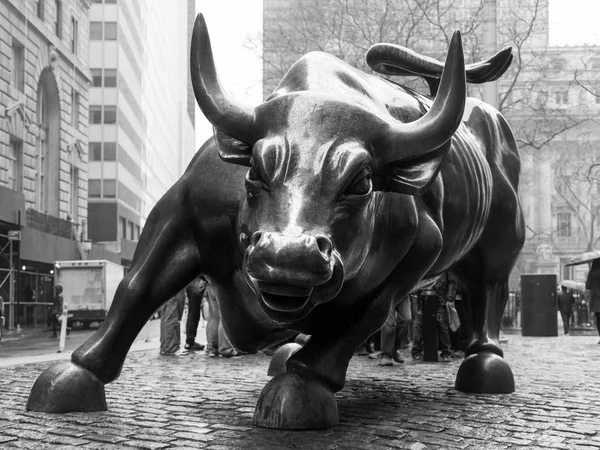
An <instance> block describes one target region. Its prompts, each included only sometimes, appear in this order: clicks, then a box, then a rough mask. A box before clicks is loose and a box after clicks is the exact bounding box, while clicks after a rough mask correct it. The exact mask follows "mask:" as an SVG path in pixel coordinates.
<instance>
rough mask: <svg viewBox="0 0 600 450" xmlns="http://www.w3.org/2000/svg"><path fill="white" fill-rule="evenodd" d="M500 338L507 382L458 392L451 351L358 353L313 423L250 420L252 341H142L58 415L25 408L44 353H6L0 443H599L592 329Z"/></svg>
mask: <svg viewBox="0 0 600 450" xmlns="http://www.w3.org/2000/svg"><path fill="white" fill-rule="evenodd" d="M506 340H507V342H506V343H505V344H504V346H503V348H504V350H505V356H506V359H507V361H508V362H509V363H510V364H511V366H512V369H513V372H514V374H515V382H516V389H517V390H516V392H515V393H514V394H509V395H497V396H495V395H473V394H463V393H461V392H457V391H456V390H455V389H454V387H453V386H454V377H455V374H456V371H457V370H458V366H459V364H460V360H453V361H452V362H451V363H446V364H443V363H422V362H419V363H418V362H413V361H408V362H407V363H405V364H402V365H395V366H393V367H381V366H378V365H377V361H376V360H372V359H369V358H366V357H358V356H357V357H354V358H353V360H352V361H351V363H350V368H349V371H348V380H347V384H346V387H345V388H344V389H343V390H342V391H341V392H339V393H338V394H337V395H336V397H337V399H338V406H339V412H340V424H339V425H338V426H336V427H334V428H331V429H328V430H320V431H276V430H266V429H260V428H256V427H253V426H252V415H253V412H254V406H255V404H256V401H257V399H258V396H259V394H260V391H261V389H262V387H263V386H264V385H265V384H266V383H267V381H268V380H269V377H268V376H267V375H266V373H267V368H268V364H269V360H270V359H269V357H267V356H266V355H264V354H262V353H259V354H256V355H247V356H244V357H242V358H239V359H225V358H209V357H206V356H205V355H204V354H203V353H197V354H192V355H190V356H187V357H182V358H173V357H165V356H160V355H159V354H158V343H157V342H149V343H146V345H147V347H148V346H150V347H152V348H150V349H146V350H138V351H131V352H130V353H129V355H128V357H127V360H126V362H125V366H124V368H123V372H122V374H121V376H120V378H119V379H118V380H116V381H115V382H114V383H111V384H109V385H107V386H106V396H107V402H108V411H106V412H99V413H69V414H60V415H58V414H44V413H35V412H27V411H26V410H25V403H26V401H27V397H28V395H29V391H30V389H31V386H32V385H33V382H34V381H35V379H36V378H37V376H38V375H39V374H40V373H41V372H42V370H44V369H45V368H46V367H48V366H49V365H50V364H51V362H37V363H31V364H15V365H11V366H9V367H4V368H0V402H1V404H2V408H1V410H0V448H2V449H4V448H32V449H39V448H89V449H97V448H98V449H100V448H101V449H124V448H148V449H163V448H165V449H166V448H169V449H175V448H176V449H184V448H208V449H229V448H244V449H263V448H266V449H280V448H298V449H302V448H308V449H384V448H391V449H404V448H406V449H412V450H423V449H430V448H431V449H433V448H436V449H437V448H445V449H446V448H448V449H453V448H468V449H503V448H525V449H548V448H556V449H600V345H598V337H597V336H559V337H544V338H539V337H527V338H524V337H521V336H519V335H507V336H506ZM138 348H139V343H138ZM405 355H406V356H408V350H406V351H405Z"/></svg>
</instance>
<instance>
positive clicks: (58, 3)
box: [54, 0, 62, 39]
mask: <svg viewBox="0 0 600 450" xmlns="http://www.w3.org/2000/svg"><path fill="white" fill-rule="evenodd" d="M54 31H55V32H56V35H57V36H58V37H59V38H61V39H62V2H61V0H56V22H55V23H54Z"/></svg>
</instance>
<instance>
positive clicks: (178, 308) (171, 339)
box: [160, 291, 188, 356]
mask: <svg viewBox="0 0 600 450" xmlns="http://www.w3.org/2000/svg"><path fill="white" fill-rule="evenodd" d="M184 307H185V292H184V291H180V292H178V293H177V294H175V297H173V298H172V299H170V300H169V301H167V302H166V303H165V304H164V305H163V307H162V311H161V313H160V354H161V355H164V356H186V355H187V354H188V351H187V350H185V349H181V348H180V346H181V338H180V336H181V329H180V325H179V324H180V323H181V318H182V317H183V309H184Z"/></svg>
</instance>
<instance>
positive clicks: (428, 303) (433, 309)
mask: <svg viewBox="0 0 600 450" xmlns="http://www.w3.org/2000/svg"><path fill="white" fill-rule="evenodd" d="M421 295H422V296H423V297H424V298H423V361H430V362H437V360H438V331H437V295H436V293H435V291H432V290H424V291H422V292H421Z"/></svg>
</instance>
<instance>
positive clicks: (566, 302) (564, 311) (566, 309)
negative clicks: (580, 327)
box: [558, 285, 575, 334]
mask: <svg viewBox="0 0 600 450" xmlns="http://www.w3.org/2000/svg"><path fill="white" fill-rule="evenodd" d="M574 302H575V298H574V297H573V294H572V293H571V292H568V291H567V287H566V286H562V285H561V286H560V292H559V293H558V310H559V311H560V316H561V317H562V321H563V328H564V330H565V334H569V326H570V324H571V316H572V315H573V303H574Z"/></svg>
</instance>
